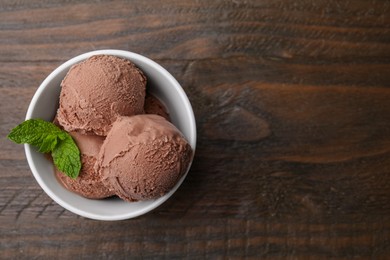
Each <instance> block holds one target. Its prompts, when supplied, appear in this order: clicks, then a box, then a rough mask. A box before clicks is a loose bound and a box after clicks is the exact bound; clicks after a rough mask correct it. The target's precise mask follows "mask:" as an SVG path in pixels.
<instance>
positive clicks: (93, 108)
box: [58, 55, 146, 136]
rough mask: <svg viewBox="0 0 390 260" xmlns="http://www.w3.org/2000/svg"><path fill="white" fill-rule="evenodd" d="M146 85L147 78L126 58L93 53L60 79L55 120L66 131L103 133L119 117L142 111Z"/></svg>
mask: <svg viewBox="0 0 390 260" xmlns="http://www.w3.org/2000/svg"><path fill="white" fill-rule="evenodd" d="M145 87H146V77H145V76H144V74H143V73H142V71H140V70H139V69H138V68H137V67H136V66H135V65H134V64H133V63H132V62H130V61H129V60H126V59H122V58H119V57H115V56H110V55H96V56H92V57H91V58H89V59H87V60H85V61H83V62H81V63H79V64H76V65H74V66H72V67H71V69H70V70H69V72H68V74H67V75H66V77H65V78H64V80H63V81H62V83H61V94H60V106H59V109H58V121H59V123H60V125H61V126H62V127H63V128H64V129H65V130H66V131H68V132H70V131H78V132H81V133H84V134H96V135H101V136H105V135H107V133H108V131H109V130H110V129H111V126H112V123H113V122H114V121H115V120H116V119H117V117H118V116H132V115H137V114H142V113H143V112H144V100H145Z"/></svg>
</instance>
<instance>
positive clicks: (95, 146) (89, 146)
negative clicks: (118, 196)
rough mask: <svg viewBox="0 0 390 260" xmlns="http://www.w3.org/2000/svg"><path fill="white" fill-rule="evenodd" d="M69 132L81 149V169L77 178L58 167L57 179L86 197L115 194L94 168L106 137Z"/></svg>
mask: <svg viewBox="0 0 390 260" xmlns="http://www.w3.org/2000/svg"><path fill="white" fill-rule="evenodd" d="M69 134H70V135H71V136H72V138H73V139H74V140H75V142H76V144H77V146H78V147H79V149H80V153H81V163H82V167H81V171H80V173H79V176H78V177H77V178H76V179H72V178H70V177H68V176H67V175H65V174H64V173H62V172H60V171H59V170H57V169H56V170H55V172H56V177H57V179H58V180H59V181H60V182H61V183H62V185H63V186H65V188H67V189H68V190H70V191H73V192H75V193H77V194H79V195H81V196H83V197H86V198H90V199H102V198H107V197H110V196H113V195H115V193H114V192H112V191H110V190H109V189H108V188H107V187H106V186H104V184H103V183H102V181H101V179H100V176H99V175H98V174H97V172H96V171H95V169H94V165H95V163H96V158H97V155H98V153H99V151H100V147H101V146H102V144H103V141H104V138H103V137H101V136H96V135H83V134H80V133H77V132H70V133H69Z"/></svg>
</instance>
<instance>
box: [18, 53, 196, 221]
mask: <svg viewBox="0 0 390 260" xmlns="http://www.w3.org/2000/svg"><path fill="white" fill-rule="evenodd" d="M98 54H107V55H114V56H118V57H122V58H125V59H129V60H131V61H132V62H133V63H135V64H136V65H137V66H138V67H139V68H140V69H141V70H142V71H143V72H144V73H145V75H146V76H147V78H148V89H149V90H150V92H151V93H152V94H154V95H155V96H157V97H158V98H159V99H160V100H161V101H163V103H164V104H165V105H166V107H167V109H168V111H169V113H170V116H171V119H172V123H173V124H174V125H175V126H176V127H177V128H178V129H179V130H180V131H181V132H182V133H183V135H184V136H185V137H186V139H187V140H188V142H189V143H190V145H191V147H192V149H193V151H194V152H195V146H196V125H195V117H194V113H193V110H192V107H191V104H190V102H189V100H188V98H187V96H186V94H185V93H184V91H183V89H182V88H181V86H180V84H179V83H178V82H177V81H176V80H175V78H174V77H173V76H172V75H171V74H169V72H168V71H166V70H165V69H164V68H163V67H161V66H160V65H158V64H157V63H156V62H154V61H152V60H150V59H148V58H146V57H144V56H141V55H139V54H136V53H132V52H128V51H120V50H99V51H92V52H88V53H85V54H82V55H79V56H77V57H75V58H73V59H71V60H69V61H67V62H65V63H64V64H62V65H61V66H59V67H58V68H57V69H56V70H54V71H53V72H52V73H51V74H50V75H49V76H48V77H47V78H46V79H45V80H44V81H43V82H42V84H41V85H40V86H39V88H38V90H37V92H36V93H35V95H34V97H33V99H32V100H31V103H30V106H29V108H28V111H27V115H26V120H27V119H30V118H41V119H44V120H48V121H50V120H52V119H53V118H54V115H55V113H56V110H57V108H58V101H59V95H60V90H61V87H60V83H61V81H62V79H63V78H64V77H65V75H66V73H67V72H68V70H69V69H70V67H71V66H72V65H74V64H76V63H79V62H81V61H83V60H85V59H87V58H89V57H91V56H93V55H98ZM25 151H26V157H27V161H28V164H29V166H30V168H31V171H32V173H33V175H34V177H35V179H36V180H37V182H38V183H39V185H40V186H41V187H42V189H43V190H44V191H45V192H46V193H47V194H48V195H49V196H50V197H51V198H52V199H53V200H54V201H56V202H57V203H58V204H60V205H61V206H62V207H64V208H65V209H67V210H69V211H71V212H73V213H76V214H78V215H80V216H83V217H87V218H91V219H96V220H122V219H129V218H134V217H137V216H140V215H142V214H145V213H147V212H149V211H151V210H153V209H155V208H156V207H158V206H159V205H161V204H162V203H163V202H164V201H166V200H167V199H168V198H169V197H170V196H172V194H173V193H174V192H175V191H176V190H177V189H178V188H179V186H180V185H181V183H182V182H183V180H184V179H185V177H186V175H187V173H188V170H189V168H188V169H187V172H186V174H185V175H184V176H183V178H181V180H180V181H179V182H178V183H177V185H176V186H175V187H174V188H173V189H172V190H171V191H170V192H169V193H168V194H166V195H165V196H163V197H161V198H158V199H155V200H148V201H142V202H133V203H130V202H125V201H123V200H121V199H119V198H109V199H103V200H91V199H86V198H84V197H81V196H79V195H77V194H75V193H72V192H70V191H68V190H67V189H65V188H64V187H63V186H62V185H61V184H60V183H59V182H58V181H57V179H56V177H55V175H54V166H53V164H52V163H51V162H50V161H49V160H47V159H46V158H45V156H44V155H43V154H41V153H39V152H37V151H36V149H35V148H34V147H32V146H30V145H27V144H26V145H25ZM191 162H192V161H191Z"/></svg>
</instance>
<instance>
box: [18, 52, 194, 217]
mask: <svg viewBox="0 0 390 260" xmlns="http://www.w3.org/2000/svg"><path fill="white" fill-rule="evenodd" d="M99 54H105V55H113V56H117V57H122V58H125V59H129V60H130V61H134V60H135V61H140V62H142V63H144V64H147V65H148V66H150V67H152V68H153V69H154V70H157V71H159V72H160V73H161V74H162V75H163V76H164V77H165V78H166V79H167V80H168V81H169V82H170V84H171V85H172V86H173V87H174V88H175V90H176V91H177V92H178V94H179V96H180V99H181V100H182V101H184V104H185V109H186V111H188V113H189V114H190V118H189V123H190V126H189V129H190V132H189V137H188V140H187V141H188V142H189V144H190V145H191V147H192V150H193V154H192V158H191V161H190V164H189V166H188V169H187V172H186V173H185V174H184V176H183V177H182V178H181V179H180V180H179V182H178V183H177V184H176V185H175V186H174V188H173V189H172V190H171V191H170V192H168V193H167V194H165V195H164V196H162V197H160V198H158V199H155V200H153V202H152V203H151V204H149V205H147V206H146V207H144V208H142V209H139V210H137V211H136V212H128V213H123V214H117V215H113V216H106V215H99V214H95V213H91V212H88V211H84V210H82V209H79V208H77V207H74V206H72V205H70V204H69V203H67V202H66V201H64V200H63V199H61V198H59V197H58V196H57V195H56V194H55V192H53V191H52V190H51V189H50V188H49V187H48V186H47V185H46V183H45V181H44V179H43V178H42V176H41V175H40V173H39V172H38V170H37V168H36V165H35V162H34V160H33V158H32V151H33V149H34V148H33V147H32V146H31V145H29V144H25V145H24V149H25V154H26V158H27V162H28V164H29V167H30V169H31V171H32V174H33V176H34V177H35V179H36V181H37V182H38V184H39V186H41V188H42V189H43V190H44V191H45V193H46V194H47V195H48V196H49V197H50V198H51V199H53V200H54V201H55V202H56V203H58V204H59V205H60V206H62V207H63V208H65V209H67V210H69V211H71V212H73V213H75V214H77V215H80V216H82V217H86V218H90V219H95V220H105V221H114V220H124V219H130V218H135V217H138V216H141V215H143V214H146V213H148V212H150V211H152V210H153V209H155V208H157V207H158V206H160V205H161V204H162V203H164V202H165V201H166V200H168V199H169V198H170V197H171V196H172V195H173V194H174V193H175V192H176V190H177V189H178V188H179V187H180V186H181V184H182V182H183V181H184V179H185V178H186V176H187V174H188V172H189V170H190V168H191V165H192V162H193V158H194V155H195V150H196V141H197V140H196V139H197V133H196V122H195V115H194V111H193V109H192V106H191V103H190V101H189V99H188V96H187V95H186V94H185V92H184V89H183V88H182V87H181V85H180V84H179V82H178V81H177V80H176V79H175V78H174V77H173V76H172V75H171V74H170V73H169V72H168V71H167V70H166V69H165V68H163V67H162V66H161V65H159V64H158V63H156V62H155V61H153V60H151V59H149V58H147V57H145V56H143V55H140V54H137V53H134V52H131V51H124V50H116V49H102V50H96V51H90V52H86V53H83V54H80V55H78V56H75V57H73V58H71V59H69V60H68V61H66V62H64V63H62V64H61V65H60V66H58V67H57V68H56V69H55V70H53V71H52V72H51V73H50V74H49V75H48V76H47V77H46V78H45V79H44V81H43V82H42V83H41V84H40V86H39V87H38V89H37V90H36V92H35V94H34V96H33V98H32V99H31V101H30V104H29V106H28V110H27V113H26V118H25V119H26V120H28V119H31V118H32V114H33V112H34V108H35V105H36V104H37V101H38V99H39V97H40V96H41V95H42V93H43V92H44V91H45V89H46V88H47V87H48V86H49V83H50V82H51V81H52V80H53V79H55V78H56V77H57V76H58V75H59V74H60V73H62V72H63V71H64V70H66V69H67V68H68V69H69V68H70V66H72V65H74V64H76V63H79V62H81V61H83V60H86V59H88V58H89V57H91V56H94V55H99Z"/></svg>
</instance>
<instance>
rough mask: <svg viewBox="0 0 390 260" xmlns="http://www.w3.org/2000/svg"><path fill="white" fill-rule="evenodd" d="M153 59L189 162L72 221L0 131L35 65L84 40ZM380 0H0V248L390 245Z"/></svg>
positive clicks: (29, 90) (357, 251)
mask: <svg viewBox="0 0 390 260" xmlns="http://www.w3.org/2000/svg"><path fill="white" fill-rule="evenodd" d="M106 48H111V49H123V50H130V51H133V52H137V53H140V54H143V55H145V56H147V57H150V58H152V59H154V60H156V61H157V62H159V63H160V64H162V65H163V66H164V67H165V68H167V70H168V71H170V72H171V73H172V74H173V75H174V76H175V77H176V78H177V80H178V81H179V82H180V83H181V85H182V86H183V88H184V89H185V91H186V93H187V94H188V96H189V99H190V101H191V102H192V105H193V108H194V111H195V114H196V119H197V128H198V144H197V145H198V146H197V151H196V157H195V161H194V164H193V166H192V168H191V171H190V172H189V175H188V177H187V179H186V180H185V182H184V183H183V185H182V186H181V187H180V189H179V190H178V191H177V193H175V195H174V196H173V197H172V198H171V199H169V200H168V201H167V202H166V203H165V204H163V205H162V206H160V207H159V208H158V209H156V210H154V211H153V212H151V213H149V214H147V215H144V216H142V217H138V218H136V219H130V220H125V221H118V222H102V221H94V220H89V219H84V218H82V217H79V216H77V215H75V214H73V213H71V212H69V211H66V210H64V209H63V208H62V207H60V206H59V205H57V204H56V203H55V202H53V201H52V200H51V199H50V198H49V197H48V196H47V195H46V194H45V193H44V192H43V191H42V189H41V188H40V187H39V186H38V184H37V182H36V181H35V179H34V178H33V176H32V174H31V172H30V169H29V167H28V165H27V161H26V159H25V155H24V150H23V146H20V145H16V144H13V143H12V142H10V141H8V140H7V139H6V138H5V136H6V135H7V133H8V132H9V130H10V129H11V128H12V127H14V126H15V125H17V124H19V123H20V122H22V121H23V120H24V117H25V114H26V110H27V107H28V104H29V102H30V100H31V98H32V96H33V94H34V92H35V91H36V89H37V88H38V86H39V85H40V83H41V82H42V81H43V79H44V78H45V77H46V76H47V75H48V74H49V73H50V72H51V71H52V70H53V69H55V68H56V67H57V66H59V65H60V64H61V63H63V62H64V61H66V60H68V59H70V58H72V57H74V56H76V55H78V54H81V53H83V52H87V51H91V50H96V49H106ZM389 87H390V2H389V1H362V0H355V1H338V0H330V1H329V0H326V1H325V0H317V1H309V0H295V1H293V0H291V1H290V0H286V1H284V0H280V1H273V0H261V1H223V0H219V1H179V0H176V1H175V0H169V1H156V0H152V1H114V2H111V1H85V2H83V1H75V0H70V1H60V0H56V1H48V0H45V1H40V0H21V1H13V0H1V2H0V135H1V139H0V147H1V150H0V185H1V186H0V189H1V191H0V258H1V259H19V258H25V259H35V258H37V259H41V258H47V259H73V258H83V259H84V258H86V259H124V258H127V259H128V258H166V259H175V258H176V259H182V258H190V259H202V258H208V259H215V258H233V259H235V258H244V257H248V258H260V257H261V258H277V259H302V258H304V259H306V258H311V259H328V258H347V259H349V258H358V259H367V258H371V259H389V258H390V89H389Z"/></svg>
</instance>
